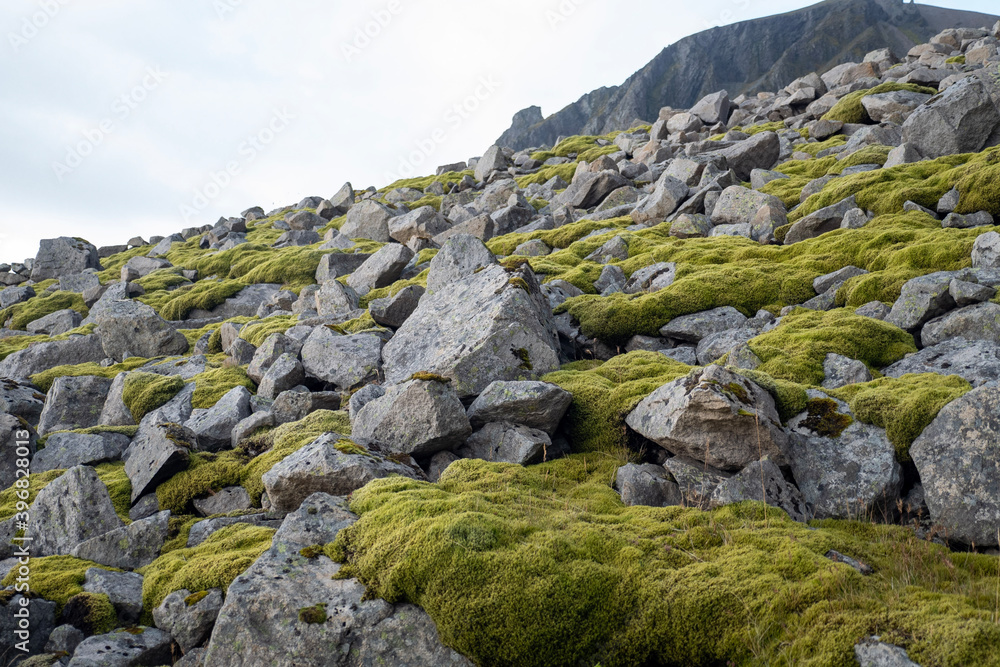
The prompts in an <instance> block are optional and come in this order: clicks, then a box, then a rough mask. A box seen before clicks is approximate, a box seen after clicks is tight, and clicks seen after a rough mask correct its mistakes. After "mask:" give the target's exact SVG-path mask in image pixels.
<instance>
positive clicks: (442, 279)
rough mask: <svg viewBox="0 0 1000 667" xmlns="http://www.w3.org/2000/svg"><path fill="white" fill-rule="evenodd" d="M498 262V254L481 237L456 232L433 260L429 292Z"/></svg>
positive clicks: (428, 276) (428, 285) (428, 286)
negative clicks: (491, 250)
mask: <svg viewBox="0 0 1000 667" xmlns="http://www.w3.org/2000/svg"><path fill="white" fill-rule="evenodd" d="M496 263H497V258H496V256H495V255H494V254H493V253H492V252H490V250H489V248H487V247H486V244H485V243H483V242H482V241H481V240H480V239H478V238H476V237H475V236H471V235H469V234H456V235H454V236H452V237H451V238H449V239H448V240H447V241H446V242H445V243H444V245H443V246H441V250H440V251H438V253H437V255H435V256H434V259H432V260H431V264H430V267H429V268H430V271H429V273H428V274H427V292H428V293H430V294H434V293H435V292H438V291H440V290H441V288H443V287H445V286H446V285H450V284H451V283H453V282H455V281H457V280H461V279H463V278H467V277H468V276H471V275H473V274H475V273H476V272H477V271H479V270H480V269H483V268H485V267H487V266H492V265H494V264H496Z"/></svg>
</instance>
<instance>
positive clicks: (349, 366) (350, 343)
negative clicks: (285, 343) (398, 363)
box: [302, 326, 383, 391]
mask: <svg viewBox="0 0 1000 667" xmlns="http://www.w3.org/2000/svg"><path fill="white" fill-rule="evenodd" d="M382 344H383V341H382V339H381V338H379V337H378V336H376V335H374V334H355V335H353V336H341V335H339V334H337V333H335V332H333V331H331V330H330V329H329V328H327V327H323V326H320V327H316V328H315V329H313V331H312V333H311V334H309V337H308V338H307V339H306V342H305V344H304V345H303V346H302V367H303V368H304V369H305V372H306V375H308V376H309V377H314V378H316V379H317V380H322V381H323V382H329V383H331V384H333V385H335V386H337V387H338V388H340V389H341V390H344V391H350V390H352V389H356V388H358V387H360V386H362V385H365V384H368V383H369V382H371V381H372V380H375V379H377V378H378V376H379V372H380V371H381V369H382Z"/></svg>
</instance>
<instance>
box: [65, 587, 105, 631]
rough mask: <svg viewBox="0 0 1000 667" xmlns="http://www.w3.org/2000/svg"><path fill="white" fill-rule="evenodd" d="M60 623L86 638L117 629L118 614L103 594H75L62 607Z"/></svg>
mask: <svg viewBox="0 0 1000 667" xmlns="http://www.w3.org/2000/svg"><path fill="white" fill-rule="evenodd" d="M62 622H63V623H68V624H70V625H72V626H73V627H75V628H76V629H77V630H80V631H81V632H82V633H83V634H85V635H87V636H88V637H89V636H90V635H103V634H105V633H107V632H111V631H112V630H114V629H115V628H116V627H118V612H116V611H115V608H114V605H112V604H111V600H110V599H109V598H108V596H107V595H105V594H103V593H100V594H97V593H77V594H76V595H74V596H73V597H71V598H70V599H69V600H68V601H67V602H66V606H65V607H63V610H62Z"/></svg>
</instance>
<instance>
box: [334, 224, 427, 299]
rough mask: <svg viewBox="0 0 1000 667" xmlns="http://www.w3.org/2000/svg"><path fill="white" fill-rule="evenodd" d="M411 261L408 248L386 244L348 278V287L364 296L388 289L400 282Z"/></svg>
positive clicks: (411, 254) (396, 244) (410, 251)
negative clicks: (374, 290) (382, 288)
mask: <svg viewBox="0 0 1000 667" xmlns="http://www.w3.org/2000/svg"><path fill="white" fill-rule="evenodd" d="M352 210H353V209H352ZM411 259H413V251H412V250H410V249H409V248H407V247H406V246H404V245H400V244H399V243H389V244H386V245H384V246H382V248H381V249H379V251H378V252H376V253H375V254H374V255H372V256H371V257H369V258H368V259H367V260H365V263H364V264H362V265H361V266H359V267H358V270H357V271H355V272H354V273H352V274H351V275H350V276H349V277H348V278H347V285H348V287H350V288H351V289H353V290H354V291H355V292H357V293H358V294H360V295H362V296H363V295H365V294H368V292H371V291H372V290H373V289H379V288H380V287H388V286H389V285H391V284H393V283H394V282H396V281H397V280H399V277H400V276H401V275H402V274H403V269H405V268H406V265H407V264H409V262H410V260H411Z"/></svg>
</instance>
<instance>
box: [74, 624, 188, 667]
mask: <svg viewBox="0 0 1000 667" xmlns="http://www.w3.org/2000/svg"><path fill="white" fill-rule="evenodd" d="M138 629H139V630H141V632H129V631H128V630H117V631H115V632H112V633H109V634H106V635H95V636H93V637H88V638H87V639H85V640H84V641H83V642H82V643H81V644H80V645H79V646H77V647H76V651H75V652H74V653H73V658H72V659H71V660H70V661H69V664H70V665H71V666H72V667H95V666H96V665H115V666H118V665H160V664H168V663H169V662H170V659H171V654H170V645H171V642H170V635H168V634H167V633H166V632H163V631H162V630H157V629H156V628H146V627H141V626H140V627H139V628H138Z"/></svg>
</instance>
